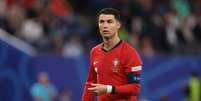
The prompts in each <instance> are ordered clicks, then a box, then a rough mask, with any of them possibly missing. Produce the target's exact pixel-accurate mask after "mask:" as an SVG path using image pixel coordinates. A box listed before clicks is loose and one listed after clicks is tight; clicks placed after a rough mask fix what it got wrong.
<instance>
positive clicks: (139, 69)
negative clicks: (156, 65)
mask: <svg viewBox="0 0 201 101" xmlns="http://www.w3.org/2000/svg"><path fill="white" fill-rule="evenodd" d="M141 70H142V66H134V67H131V71H133V72H137V71H141Z"/></svg>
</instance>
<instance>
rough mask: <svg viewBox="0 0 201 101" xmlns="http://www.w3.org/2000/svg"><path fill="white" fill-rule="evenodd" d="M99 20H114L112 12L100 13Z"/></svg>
mask: <svg viewBox="0 0 201 101" xmlns="http://www.w3.org/2000/svg"><path fill="white" fill-rule="evenodd" d="M99 20H115V17H114V15H112V14H101V15H99Z"/></svg>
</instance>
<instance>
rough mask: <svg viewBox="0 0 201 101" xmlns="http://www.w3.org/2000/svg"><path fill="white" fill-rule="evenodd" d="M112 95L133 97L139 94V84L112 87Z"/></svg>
mask: <svg viewBox="0 0 201 101" xmlns="http://www.w3.org/2000/svg"><path fill="white" fill-rule="evenodd" d="M114 89H115V90H114V93H117V94H122V95H135V96H138V95H139V93H140V84H126V85H122V86H114Z"/></svg>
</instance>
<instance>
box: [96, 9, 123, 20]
mask: <svg viewBox="0 0 201 101" xmlns="http://www.w3.org/2000/svg"><path fill="white" fill-rule="evenodd" d="M101 14H111V15H114V17H115V19H116V20H119V21H120V13H119V11H118V10H116V9H114V8H103V9H101V10H100V11H99V12H98V15H97V17H99V16H100V15H101Z"/></svg>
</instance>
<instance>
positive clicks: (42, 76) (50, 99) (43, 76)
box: [31, 72, 57, 101]
mask: <svg viewBox="0 0 201 101" xmlns="http://www.w3.org/2000/svg"><path fill="white" fill-rule="evenodd" d="M37 80H38V82H37V83H35V84H34V85H33V87H31V95H32V97H33V100H34V101H54V100H55V99H56V95H57V90H56V88H55V87H54V85H52V84H51V83H50V82H49V80H48V74H47V73H46V72H40V73H39V74H38V75H37Z"/></svg>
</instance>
